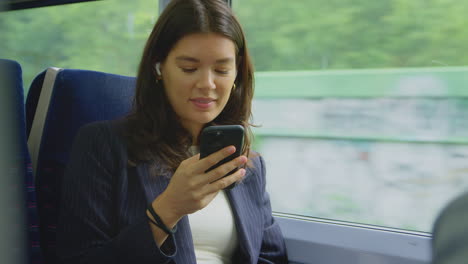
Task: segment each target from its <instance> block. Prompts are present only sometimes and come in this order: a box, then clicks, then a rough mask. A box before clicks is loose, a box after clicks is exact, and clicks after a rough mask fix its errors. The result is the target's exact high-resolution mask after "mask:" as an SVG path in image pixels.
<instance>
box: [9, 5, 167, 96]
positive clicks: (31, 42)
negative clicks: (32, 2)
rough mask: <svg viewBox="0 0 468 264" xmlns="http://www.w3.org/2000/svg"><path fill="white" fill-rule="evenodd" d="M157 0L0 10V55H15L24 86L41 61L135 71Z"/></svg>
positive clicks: (48, 64) (50, 64)
mask: <svg viewBox="0 0 468 264" xmlns="http://www.w3.org/2000/svg"><path fill="white" fill-rule="evenodd" d="M158 14H159V13H158V1H157V0H134V1H126V0H113V1H96V2H94V1H91V2H84V3H78V4H68V5H61V6H51V7H43V8H33V9H26V10H18V11H9V12H5V13H2V14H1V16H0V25H2V33H1V36H0V39H1V41H0V57H2V58H8V59H13V60H16V61H18V62H19V63H20V64H21V66H22V68H23V78H24V84H25V85H24V86H25V89H26V90H27V89H28V88H29V84H30V83H31V81H32V79H33V78H34V77H35V76H36V75H37V74H38V73H40V72H41V71H43V70H45V69H46V68H47V67H59V68H75V69H87V70H96V71H104V72H110V73H115V74H122V75H133V76H134V75H135V74H136V70H137V66H138V62H139V60H140V56H141V53H142V51H143V46H144V43H145V41H146V39H147V37H148V35H149V33H150V32H151V29H152V27H153V24H154V22H155V21H156V19H157V17H158Z"/></svg>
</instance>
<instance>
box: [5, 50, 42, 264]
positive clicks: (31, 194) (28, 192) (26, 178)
mask: <svg viewBox="0 0 468 264" xmlns="http://www.w3.org/2000/svg"><path fill="white" fill-rule="evenodd" d="M0 73H1V74H2V76H0V81H1V84H0V86H1V88H2V89H11V91H3V92H4V93H7V95H8V97H11V99H10V101H9V102H11V103H12V104H11V105H9V106H11V108H9V109H11V110H12V111H13V114H14V118H12V121H13V123H14V125H15V129H14V131H15V139H14V140H15V143H14V144H15V146H16V147H17V150H18V152H16V153H17V154H16V153H15V154H16V155H17V156H16V157H14V160H15V162H14V164H13V166H14V168H11V170H10V171H11V172H12V173H14V174H15V175H13V176H14V177H21V179H20V181H21V182H22V183H23V184H24V186H25V204H24V206H25V207H26V208H27V209H26V215H27V225H28V229H27V235H28V240H29V241H28V242H29V246H28V257H29V259H28V261H29V263H34V264H36V263H37V264H38V263H42V255H41V251H40V247H39V224H38V223H39V219H38V215H37V207H36V190H35V186H34V179H33V175H32V165H31V157H30V154H29V151H28V148H27V145H26V125H25V111H24V90H23V77H22V68H21V65H20V64H19V63H18V62H16V61H12V60H6V59H0ZM3 92H2V95H3V94H4V93H3ZM2 109H3V108H2Z"/></svg>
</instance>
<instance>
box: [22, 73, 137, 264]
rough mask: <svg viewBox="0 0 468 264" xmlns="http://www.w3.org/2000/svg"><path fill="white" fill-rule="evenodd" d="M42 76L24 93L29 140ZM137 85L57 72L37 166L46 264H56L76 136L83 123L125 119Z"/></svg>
mask: <svg viewBox="0 0 468 264" xmlns="http://www.w3.org/2000/svg"><path fill="white" fill-rule="evenodd" d="M45 74H46V71H44V72H42V73H40V74H39V75H38V76H37V77H36V78H35V79H34V80H33V82H32V84H31V87H30V90H29V93H28V97H27V101H26V119H27V122H26V123H27V133H28V137H30V136H31V135H30V133H31V128H32V124H33V119H34V118H35V113H36V108H37V105H38V101H39V97H40V94H41V91H42V89H43V82H44V79H45ZM135 80H136V78H135V77H127V76H121V75H115V74H109V73H103V72H96V71H88V70H73V69H63V70H60V71H59V72H58V73H57V75H56V78H55V81H54V83H53V90H52V94H51V97H50V102H49V106H48V111H47V115H46V117H45V123H44V128H43V132H42V138H41V139H40V148H39V155H38V160H37V161H36V162H37V168H36V189H37V195H38V208H39V219H40V235H41V247H42V250H43V253H44V258H45V260H46V263H47V264H55V263H57V260H56V254H55V249H56V225H57V219H58V214H59V212H58V208H59V202H60V195H61V194H60V187H61V179H62V176H63V173H64V169H65V166H66V164H67V161H68V158H69V153H70V149H71V146H72V142H73V139H74V137H75V134H76V133H77V132H78V129H79V128H80V127H81V126H83V125H85V124H87V123H90V122H94V121H100V120H111V119H116V118H119V117H122V116H124V115H125V114H127V113H128V112H129V111H130V108H131V104H132V100H133V93H134V89H135ZM34 122H36V121H34ZM33 162H34V161H33Z"/></svg>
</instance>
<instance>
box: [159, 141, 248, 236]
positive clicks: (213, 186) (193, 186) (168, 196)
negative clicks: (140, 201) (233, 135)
mask: <svg viewBox="0 0 468 264" xmlns="http://www.w3.org/2000/svg"><path fill="white" fill-rule="evenodd" d="M235 151H236V149H235V147H234V146H229V147H226V148H224V149H222V150H220V151H218V152H215V153H213V154H211V155H209V156H208V157H206V158H203V159H200V154H197V155H195V156H193V157H191V158H188V159H186V160H184V161H183V162H181V163H180V165H179V167H178V168H177V170H176V172H175V173H174V175H173V176H172V179H171V181H170V183H169V185H168V187H167V188H166V190H165V191H164V192H163V193H162V194H161V195H160V196H158V197H157V198H156V199H155V200H154V201H153V203H152V206H153V208H154V209H155V211H156V212H157V213H158V214H159V215H160V217H161V219H162V220H163V222H164V223H165V224H166V225H167V226H169V227H173V226H175V224H176V223H177V222H178V221H179V220H180V218H182V217H183V216H184V215H187V214H191V213H194V212H196V211H198V210H200V209H202V208H204V207H205V206H207V205H208V204H209V203H210V202H211V201H212V200H213V199H214V197H215V196H216V194H217V193H218V192H219V191H220V190H222V189H224V188H226V187H228V186H229V185H231V184H232V183H234V182H236V181H239V180H240V179H242V178H243V177H244V175H245V169H239V170H237V171H236V172H235V173H233V174H231V175H229V176H227V177H224V178H222V177H223V176H224V175H226V174H228V173H229V172H231V171H232V170H234V169H235V168H237V167H239V166H241V165H243V164H245V163H246V162H247V157H246V156H240V157H238V158H235V159H233V160H232V161H230V162H228V163H225V164H223V165H221V166H219V167H217V168H216V169H213V170H211V171H209V172H207V173H205V171H207V170H208V169H209V168H211V167H212V166H213V165H215V164H217V163H218V162H219V161H221V160H223V159H224V158H226V157H228V156H229V155H231V154H232V153H234V152H235Z"/></svg>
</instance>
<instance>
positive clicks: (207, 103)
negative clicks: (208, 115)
mask: <svg viewBox="0 0 468 264" xmlns="http://www.w3.org/2000/svg"><path fill="white" fill-rule="evenodd" d="M215 101H216V100H215V99H213V98H205V97H198V98H192V99H190V102H192V103H193V104H194V105H195V106H196V107H197V108H200V109H208V108H210V107H211V106H212V105H214V102H215Z"/></svg>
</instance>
